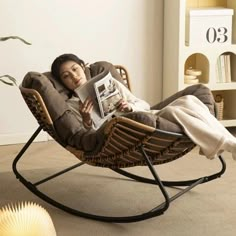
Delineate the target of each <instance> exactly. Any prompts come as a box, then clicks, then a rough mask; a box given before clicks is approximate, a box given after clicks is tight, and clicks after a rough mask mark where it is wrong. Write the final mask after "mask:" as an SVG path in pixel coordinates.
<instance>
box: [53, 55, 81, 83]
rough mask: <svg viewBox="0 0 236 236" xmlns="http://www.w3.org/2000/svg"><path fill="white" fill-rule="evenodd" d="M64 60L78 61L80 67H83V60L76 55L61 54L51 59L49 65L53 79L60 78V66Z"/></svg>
mask: <svg viewBox="0 0 236 236" xmlns="http://www.w3.org/2000/svg"><path fill="white" fill-rule="evenodd" d="M66 61H74V62H76V63H78V64H79V65H80V66H81V67H83V68H84V67H85V63H84V61H83V60H81V59H80V58H78V57H77V56H76V55H74V54H69V53H67V54H62V55H60V56H59V57H57V58H56V59H55V60H54V61H53V63H52V66H51V73H52V76H53V77H54V78H55V79H57V80H60V67H61V65H62V64H63V63H64V62H66Z"/></svg>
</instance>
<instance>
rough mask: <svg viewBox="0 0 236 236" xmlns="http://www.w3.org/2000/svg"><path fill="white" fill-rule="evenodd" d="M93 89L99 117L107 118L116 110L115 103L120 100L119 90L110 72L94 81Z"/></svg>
mask: <svg viewBox="0 0 236 236" xmlns="http://www.w3.org/2000/svg"><path fill="white" fill-rule="evenodd" d="M94 89H95V92H96V94H97V100H98V105H99V108H100V112H101V117H102V118H106V119H107V118H108V117H110V116H112V114H114V113H115V111H116V107H117V104H118V102H119V101H120V100H121V94H120V91H119V90H118V88H117V87H116V84H115V83H114V79H113V77H112V76H111V74H110V73H109V74H108V75H107V76H105V77H104V78H102V79H100V80H99V81H97V82H95V83H94Z"/></svg>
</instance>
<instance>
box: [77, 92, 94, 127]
mask: <svg viewBox="0 0 236 236" xmlns="http://www.w3.org/2000/svg"><path fill="white" fill-rule="evenodd" d="M92 111H93V102H92V99H91V98H90V97H88V98H86V100H85V101H84V103H82V102H81V101H79V112H80V114H81V116H82V119H83V123H84V124H85V126H87V127H91V126H92V117H91V113H92Z"/></svg>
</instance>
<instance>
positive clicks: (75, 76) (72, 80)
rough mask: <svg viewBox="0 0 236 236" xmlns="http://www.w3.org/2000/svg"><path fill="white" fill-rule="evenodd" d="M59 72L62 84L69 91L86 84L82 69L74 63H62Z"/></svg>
mask: <svg viewBox="0 0 236 236" xmlns="http://www.w3.org/2000/svg"><path fill="white" fill-rule="evenodd" d="M59 72H60V79H61V81H62V83H63V84H64V85H65V86H66V87H67V88H68V89H70V90H74V89H76V88H77V87H79V86H81V85H82V84H84V83H86V82H87V79H86V76H85V73H84V70H83V68H82V67H81V66H80V65H79V64H77V63H76V62H74V61H67V62H64V63H63V64H62V65H61V67H60V71H59Z"/></svg>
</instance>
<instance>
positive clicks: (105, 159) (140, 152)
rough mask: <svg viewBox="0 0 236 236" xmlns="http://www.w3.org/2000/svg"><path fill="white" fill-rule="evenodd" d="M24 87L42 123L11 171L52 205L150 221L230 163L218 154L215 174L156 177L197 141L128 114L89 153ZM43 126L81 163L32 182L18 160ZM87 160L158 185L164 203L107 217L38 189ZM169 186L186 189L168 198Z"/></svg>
mask: <svg viewBox="0 0 236 236" xmlns="http://www.w3.org/2000/svg"><path fill="white" fill-rule="evenodd" d="M115 68H116V70H117V71H118V72H119V74H120V76H121V78H122V79H123V81H124V82H125V84H126V86H127V87H128V88H129V89H130V81H129V75H128V72H127V70H126V69H125V68H124V67H123V66H115ZM31 77H33V76H31ZM20 91H21V93H22V96H23V98H24V100H25V102H26V103H27V105H28V107H29V109H30V110H31V112H32V113H33V115H34V116H35V118H36V119H37V121H38V123H39V127H38V129H37V130H36V131H35V133H34V134H33V135H32V137H31V138H30V139H29V141H28V142H27V143H26V144H25V145H24V147H23V148H22V150H21V151H20V152H19V154H18V155H17V156H16V158H15V159H14V162H13V171H14V173H15V175H16V178H17V179H19V181H20V182H21V183H22V184H23V185H24V186H25V187H26V188H28V189H29V190H30V191H31V192H33V193H34V194H36V195H37V196H38V197H40V198H41V199H43V200H45V201H46V202H48V203H50V204H52V205H53V206H55V207H57V208H59V209H62V210H64V211H66V212H68V213H71V214H73V215H76V216H80V217H85V218H89V219H94V220H99V221H105V222H119V223H129V222H136V221H141V220H145V219H149V218H152V217H155V216H159V215H161V214H163V213H164V212H165V211H166V210H167V209H168V207H169V205H170V203H171V202H172V201H174V200H175V199H177V198H178V197H180V196H181V195H183V194H184V193H186V192H188V191H189V190H191V189H192V188H193V187H195V186H197V185H198V184H202V183H206V182H209V181H211V180H214V179H216V178H219V177H221V175H222V174H223V173H224V172H225V169H226V164H225V162H224V160H223V158H222V156H220V155H219V156H218V157H219V160H220V163H221V165H222V168H221V169H220V170H219V171H218V172H217V173H214V174H211V175H209V176H204V177H200V178H197V179H192V180H185V181H163V180H162V179H161V178H160V177H159V176H158V174H157V171H156V169H155V168H154V165H160V164H164V163H168V162H172V161H174V160H176V159H178V158H180V157H183V156H184V155H185V154H187V153H188V152H190V151H191V150H192V149H193V148H194V147H195V144H194V143H193V142H192V141H191V140H190V139H189V138H188V137H187V136H186V135H185V134H183V133H177V132H170V131H165V130H161V129H159V128H156V127H152V126H150V125H147V124H145V123H140V122H139V121H137V120H136V121H135V120H134V119H131V118H129V117H115V118H112V119H111V120H110V121H108V122H107V123H106V125H105V127H104V129H103V130H102V134H103V139H102V141H101V145H100V147H99V148H98V150H96V151H90V150H89V151H86V150H83V149H78V148H77V147H76V146H71V145H68V144H67V143H65V141H63V140H62V139H61V137H60V136H59V135H58V132H57V130H56V128H55V123H54V121H53V120H52V118H51V114H50V112H49V111H48V107H47V106H46V105H45V100H44V99H43V98H42V95H41V94H40V92H39V91H36V90H35V89H33V88H26V87H25V86H23V84H22V85H21V86H20ZM42 130H44V131H46V132H48V133H49V134H50V135H51V136H52V137H53V138H54V139H55V140H56V141H57V142H58V143H59V144H60V145H62V146H63V147H64V148H65V149H67V150H68V151H69V152H71V153H72V154H74V155H75V156H76V157H77V158H78V159H79V160H80V162H79V163H78V164H76V165H73V166H71V167H68V168H66V169H64V170H62V171H60V172H58V173H54V174H52V175H51V176H47V177H46V178H44V179H42V180H39V181H37V182H36V183H32V182H30V181H29V180H27V179H26V178H25V177H24V176H23V175H22V174H21V173H20V171H19V170H18V168H17V164H18V162H19V160H20V159H21V157H22V156H23V154H24V153H25V151H26V150H27V149H28V147H29V146H30V145H31V143H32V142H33V141H34V139H35V138H36V137H37V135H38V134H39V133H40V131H42ZM84 164H88V165H92V166H97V167H106V168H110V169H111V170H112V171H115V172H117V173H119V174H121V175H124V176H126V177H128V178H131V179H133V180H136V181H139V182H142V183H146V184H153V185H156V186H157V187H158V188H159V190H160V193H161V194H162V195H163V197H164V201H163V202H162V203H160V204H158V205H157V206H155V207H153V208H152V209H150V210H149V211H147V212H144V213H140V214H137V215H128V216H104V215H96V214H93V213H87V212H83V211H80V210H77V209H74V208H71V207H69V206H68V205H65V204H63V203H61V202H58V201H56V200H54V199H52V198H51V197H49V196H47V195H46V194H45V193H43V192H42V191H41V190H39V189H38V186H39V185H41V184H43V183H45V182H47V181H50V180H52V179H54V178H56V177H57V176H60V175H62V174H64V173H66V172H68V171H71V170H73V169H75V168H78V167H80V166H82V165H84ZM133 166H147V168H148V169H149V170H150V172H151V174H152V176H153V178H152V179H149V178H146V177H142V176H138V175H135V174H132V173H130V172H128V171H126V170H124V168H127V167H133ZM166 187H183V188H180V189H179V191H178V193H177V194H175V195H174V196H169V194H168V191H167V189H166ZM111 202H112V201H111Z"/></svg>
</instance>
